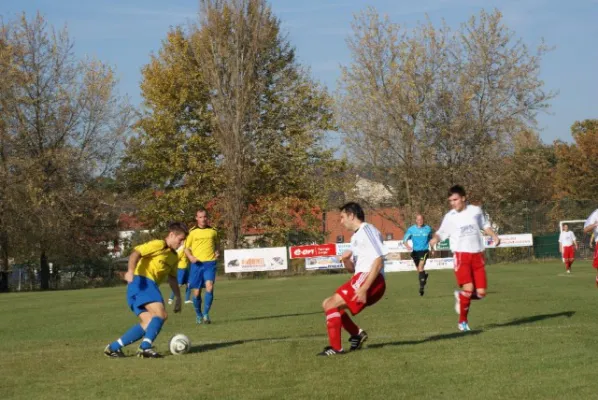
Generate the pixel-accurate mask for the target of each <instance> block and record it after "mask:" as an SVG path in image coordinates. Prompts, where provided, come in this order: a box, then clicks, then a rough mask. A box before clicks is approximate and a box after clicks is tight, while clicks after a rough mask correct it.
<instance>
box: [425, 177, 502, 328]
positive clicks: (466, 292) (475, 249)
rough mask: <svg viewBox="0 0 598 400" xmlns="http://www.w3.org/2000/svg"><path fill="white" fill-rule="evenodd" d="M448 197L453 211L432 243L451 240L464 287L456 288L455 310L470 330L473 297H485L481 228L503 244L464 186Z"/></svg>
mask: <svg viewBox="0 0 598 400" xmlns="http://www.w3.org/2000/svg"><path fill="white" fill-rule="evenodd" d="M448 200H449V203H450V205H451V208H452V210H451V211H449V212H448V213H447V214H446V215H445V216H444V219H443V220H442V224H441V225H440V228H439V229H438V231H436V233H435V234H434V238H433V239H432V240H431V241H430V245H431V246H435V245H436V244H437V243H438V242H439V241H441V240H446V239H447V238H449V239H450V241H449V243H450V247H451V251H452V252H453V257H454V259H455V261H454V270H455V277H456V278H457V284H458V285H459V286H460V287H461V290H460V291H459V290H456V291H455V311H456V312H457V314H459V324H458V325H457V327H458V328H459V330H460V331H469V330H471V329H470V328H469V324H468V322H467V315H468V313H469V306H470V304H471V300H481V299H483V298H484V297H485V296H486V288H487V283H486V269H485V261H484V237H483V236H482V231H483V232H485V233H486V234H487V235H490V236H491V237H492V241H493V243H494V244H495V245H496V246H498V245H499V244H500V238H499V237H498V236H497V235H496V233H494V231H493V230H492V228H491V227H490V223H489V222H488V219H487V218H486V216H485V215H484V213H483V212H482V209H481V208H480V207H477V206H472V205H469V204H467V202H466V200H467V199H466V194H465V189H463V187H462V186H459V185H455V186H453V187H451V188H450V189H449V197H448Z"/></svg>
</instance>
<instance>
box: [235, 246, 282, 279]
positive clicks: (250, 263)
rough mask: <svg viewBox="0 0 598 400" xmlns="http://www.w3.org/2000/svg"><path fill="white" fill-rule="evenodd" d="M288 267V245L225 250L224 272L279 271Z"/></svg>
mask: <svg viewBox="0 0 598 400" xmlns="http://www.w3.org/2000/svg"><path fill="white" fill-rule="evenodd" d="M287 268H288V264H287V248H286V247H267V248H261V249H234V250H224V272H225V273H227V274H228V273H235V272H255V271H279V270H285V269H287Z"/></svg>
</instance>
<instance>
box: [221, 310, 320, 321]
mask: <svg viewBox="0 0 598 400" xmlns="http://www.w3.org/2000/svg"><path fill="white" fill-rule="evenodd" d="M315 314H320V315H324V312H323V311H312V312H307V313H294V314H279V315H264V316H261V317H247V318H237V319H229V320H227V321H222V323H229V322H238V321H259V320H262V319H273V318H287V317H301V316H303V315H315Z"/></svg>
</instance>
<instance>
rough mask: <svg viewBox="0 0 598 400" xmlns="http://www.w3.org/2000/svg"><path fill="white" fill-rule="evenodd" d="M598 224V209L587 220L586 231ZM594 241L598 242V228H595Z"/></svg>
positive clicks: (584, 225)
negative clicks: (588, 227)
mask: <svg viewBox="0 0 598 400" xmlns="http://www.w3.org/2000/svg"><path fill="white" fill-rule="evenodd" d="M597 222H598V209H596V210H594V212H593V213H591V214H590V216H589V217H588V219H586V222H585V224H583V227H584V229H585V228H586V227H587V226H589V225H592V224H595V223H597ZM594 240H595V241H596V242H598V226H597V227H595V228H594Z"/></svg>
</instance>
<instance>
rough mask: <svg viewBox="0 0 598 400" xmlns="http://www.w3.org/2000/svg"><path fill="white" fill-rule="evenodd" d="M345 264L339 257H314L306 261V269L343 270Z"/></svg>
mask: <svg viewBox="0 0 598 400" xmlns="http://www.w3.org/2000/svg"><path fill="white" fill-rule="evenodd" d="M342 268H344V267H343V263H342V262H341V260H340V257H338V256H330V257H313V258H306V259H305V269H307V270H315V269H342Z"/></svg>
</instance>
